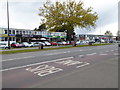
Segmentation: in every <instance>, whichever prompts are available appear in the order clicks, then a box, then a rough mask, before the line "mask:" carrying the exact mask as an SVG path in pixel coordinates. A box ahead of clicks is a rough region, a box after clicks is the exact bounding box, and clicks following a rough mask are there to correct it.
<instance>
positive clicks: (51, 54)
mask: <svg viewBox="0 0 120 90" xmlns="http://www.w3.org/2000/svg"><path fill="white" fill-rule="evenodd" d="M63 53H67V52H58V53H50V54H46V55H56V54H63Z"/></svg>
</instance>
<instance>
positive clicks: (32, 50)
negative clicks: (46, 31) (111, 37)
mask: <svg viewBox="0 0 120 90" xmlns="http://www.w3.org/2000/svg"><path fill="white" fill-rule="evenodd" d="M101 45H113V44H109V43H107V44H93V45H78V46H76V47H88V46H101ZM76 47H73V46H65V47H58V48H44V49H25V50H14V51H1V52H0V54H14V53H23V52H35V51H45V50H56V49H65V48H76Z"/></svg>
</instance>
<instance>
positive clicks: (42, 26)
mask: <svg viewBox="0 0 120 90" xmlns="http://www.w3.org/2000/svg"><path fill="white" fill-rule="evenodd" d="M46 29H47V28H46V25H45V23H43V24H41V25H40V26H39V27H38V29H37V28H35V29H34V30H35V31H45V30H46Z"/></svg>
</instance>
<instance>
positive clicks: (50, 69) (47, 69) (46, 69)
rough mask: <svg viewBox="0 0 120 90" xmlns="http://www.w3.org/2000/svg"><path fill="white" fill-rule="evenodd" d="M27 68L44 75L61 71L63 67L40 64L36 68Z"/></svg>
mask: <svg viewBox="0 0 120 90" xmlns="http://www.w3.org/2000/svg"><path fill="white" fill-rule="evenodd" d="M26 70H27V71H30V72H33V73H34V74H37V75H39V76H41V77H43V76H46V75H49V74H53V73H56V72H60V71H62V70H63V69H61V68H56V67H54V66H49V65H40V66H37V67H36V68H32V67H29V68H27V69H26Z"/></svg>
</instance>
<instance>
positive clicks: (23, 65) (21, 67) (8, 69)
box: [0, 57, 73, 71]
mask: <svg viewBox="0 0 120 90" xmlns="http://www.w3.org/2000/svg"><path fill="white" fill-rule="evenodd" d="M71 58H73V57H67V58H61V59H56V60H52V61H45V62H40V63H34V64H28V65H23V66H18V67H12V68H8V69H3V70H0V71H8V70H14V69H20V68H24V67H28V66H33V65H39V64H44V63H48V62H56V61H61V60H64V59H71Z"/></svg>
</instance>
